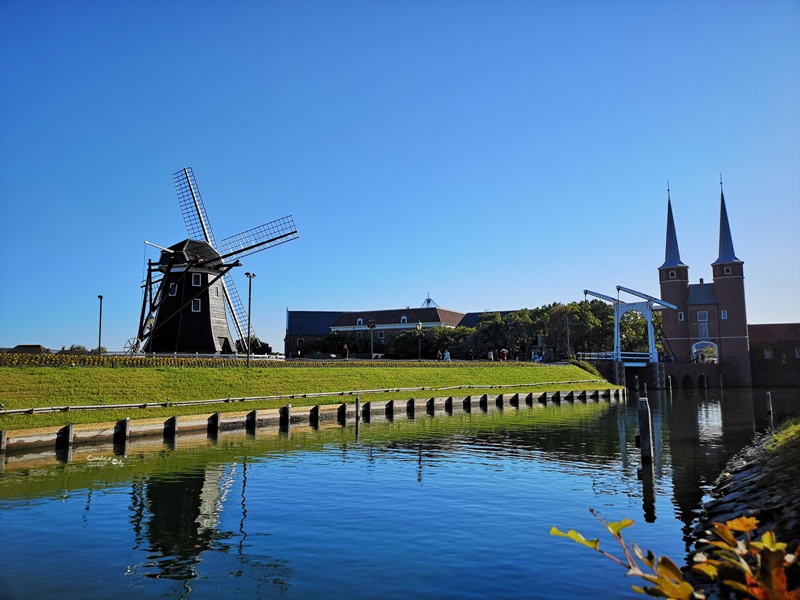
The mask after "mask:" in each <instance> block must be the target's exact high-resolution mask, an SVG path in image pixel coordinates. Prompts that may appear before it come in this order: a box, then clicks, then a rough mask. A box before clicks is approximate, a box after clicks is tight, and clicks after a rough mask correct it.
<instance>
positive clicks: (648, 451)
mask: <svg viewBox="0 0 800 600" xmlns="http://www.w3.org/2000/svg"><path fill="white" fill-rule="evenodd" d="M638 412H639V439H640V444H641V447H642V462H643V463H650V462H652V461H653V425H652V420H651V418H650V403H649V402H648V401H647V396H641V397H640V398H639V404H638Z"/></svg>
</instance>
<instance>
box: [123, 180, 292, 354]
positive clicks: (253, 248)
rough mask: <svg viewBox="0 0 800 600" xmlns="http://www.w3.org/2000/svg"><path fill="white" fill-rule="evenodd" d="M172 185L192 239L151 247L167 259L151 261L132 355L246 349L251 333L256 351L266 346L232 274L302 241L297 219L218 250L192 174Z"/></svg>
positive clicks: (225, 242) (246, 235)
mask: <svg viewBox="0 0 800 600" xmlns="http://www.w3.org/2000/svg"><path fill="white" fill-rule="evenodd" d="M173 181H174V183H175V189H176V191H177V193H178V201H179V204H180V208H181V213H182V214H183V218H184V221H185V223H186V228H187V230H188V232H189V239H186V240H184V241H182V242H179V243H177V244H175V245H173V246H171V247H169V248H164V247H161V246H156V245H155V244H150V242H146V243H147V244H150V245H151V246H156V247H157V248H159V249H160V250H161V257H160V259H159V261H158V262H153V261H148V269H147V280H146V281H145V284H144V286H143V288H144V297H143V299H142V311H141V316H140V319H139V330H138V334H137V337H136V338H133V339H131V340H129V341H128V343H127V344H126V350H127V351H129V352H131V353H135V352H139V351H145V352H151V353H202V354H215V353H223V354H228V353H233V352H236V351H237V349H238V350H240V351H244V350H245V348H246V347H247V338H248V330H249V337H250V338H251V339H253V342H254V347H256V348H257V347H258V346H260V345H261V342H260V341H258V338H257V336H256V334H255V332H253V331H252V328H251V327H249V315H248V313H247V312H246V311H245V309H244V306H243V305H242V302H241V300H240V299H239V294H238V292H237V291H236V285H235V284H234V281H233V277H232V276H231V273H230V271H231V270H232V269H233V268H235V267H239V266H241V263H240V262H239V260H238V259H239V258H241V257H243V256H248V255H250V254H254V253H256V252H261V251H262V250H266V249H267V248H271V247H273V246H277V245H280V244H284V243H286V242H288V241H291V240H293V239H297V238H298V237H299V235H298V233H297V229H296V228H295V226H294V221H293V220H292V217H291V215H289V216H287V217H283V218H281V219H278V220H276V221H270V222H269V223H265V224H263V225H259V226H258V227H254V228H252V229H248V230H247V231H244V232H242V233H239V234H236V235H234V236H231V237H229V238H225V239H223V240H222V241H221V242H220V243H219V245H217V242H216V240H215V238H214V234H213V232H212V231H211V226H210V224H209V221H208V216H207V215H206V210H205V207H204V205H203V200H202V198H201V197H200V190H199V189H198V187H197V183H196V181H195V178H194V173H193V172H192V169H191V168H190V167H186V168H185V169H182V170H180V171H178V172H177V173H174V174H173ZM229 325H232V327H230V326H229ZM256 352H257V350H256Z"/></svg>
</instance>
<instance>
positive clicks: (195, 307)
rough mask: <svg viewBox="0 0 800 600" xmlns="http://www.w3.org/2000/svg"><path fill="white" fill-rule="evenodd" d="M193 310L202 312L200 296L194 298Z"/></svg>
mask: <svg viewBox="0 0 800 600" xmlns="http://www.w3.org/2000/svg"><path fill="white" fill-rule="evenodd" d="M192 312H200V298H195V299H194V300H192Z"/></svg>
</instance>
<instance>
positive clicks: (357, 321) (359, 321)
mask: <svg viewBox="0 0 800 600" xmlns="http://www.w3.org/2000/svg"><path fill="white" fill-rule="evenodd" d="M363 324H364V319H362V318H361V317H358V318H357V319H356V325H363Z"/></svg>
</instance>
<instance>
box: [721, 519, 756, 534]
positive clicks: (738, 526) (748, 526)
mask: <svg viewBox="0 0 800 600" xmlns="http://www.w3.org/2000/svg"><path fill="white" fill-rule="evenodd" d="M725 526H726V527H727V528H728V529H730V530H731V531H741V532H742V533H748V532H750V531H753V530H754V529H758V519H756V518H755V517H737V518H736V519H731V520H730V521H726V522H725Z"/></svg>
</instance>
